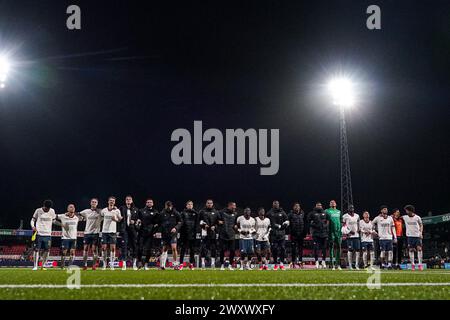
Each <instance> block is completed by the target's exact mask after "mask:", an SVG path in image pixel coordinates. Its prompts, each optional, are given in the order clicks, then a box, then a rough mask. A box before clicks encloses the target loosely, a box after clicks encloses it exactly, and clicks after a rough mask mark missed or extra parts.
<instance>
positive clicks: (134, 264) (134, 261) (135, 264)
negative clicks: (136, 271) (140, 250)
mask: <svg viewBox="0 0 450 320" xmlns="http://www.w3.org/2000/svg"><path fill="white" fill-rule="evenodd" d="M136 266H137V259H136V258H134V259H133V268H135V267H136Z"/></svg>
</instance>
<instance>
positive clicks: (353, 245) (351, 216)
mask: <svg viewBox="0 0 450 320" xmlns="http://www.w3.org/2000/svg"><path fill="white" fill-rule="evenodd" d="M342 222H343V223H344V225H345V226H346V227H347V228H348V230H349V232H348V235H347V260H348V268H349V269H350V270H352V269H353V267H352V258H353V252H355V269H356V270H359V255H360V250H361V242H360V238H359V215H358V214H357V213H355V207H354V206H353V205H349V207H348V213H346V214H344V215H343V216H342Z"/></svg>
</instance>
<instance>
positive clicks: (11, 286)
mask: <svg viewBox="0 0 450 320" xmlns="http://www.w3.org/2000/svg"><path fill="white" fill-rule="evenodd" d="M377 286H378V285H377V284H367V283H179V284H173V283H172V284H162V283H160V284H133V283H130V284H85V285H80V286H79V287H80V288H82V289H88V288H186V287H190V288H195V287H203V288H204V287H206V288H207V287H211V288H216V287H219V288H227V287H368V288H369V287H377ZM380 286H382V287H424V286H440V287H442V286H449V287H450V282H423V283H420V282H387V283H381V284H380ZM0 288H1V289H37V288H38V289H64V288H68V286H67V285H62V284H6V285H0Z"/></svg>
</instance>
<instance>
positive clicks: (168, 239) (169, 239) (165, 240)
mask: <svg viewBox="0 0 450 320" xmlns="http://www.w3.org/2000/svg"><path fill="white" fill-rule="evenodd" d="M161 243H162V245H163V246H169V245H172V244H177V234H173V235H165V236H163V237H162V239H161Z"/></svg>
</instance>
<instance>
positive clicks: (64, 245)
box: [61, 239, 77, 250]
mask: <svg viewBox="0 0 450 320" xmlns="http://www.w3.org/2000/svg"><path fill="white" fill-rule="evenodd" d="M76 248H77V240H75V239H62V241H61V249H62V250H71V249H76Z"/></svg>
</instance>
